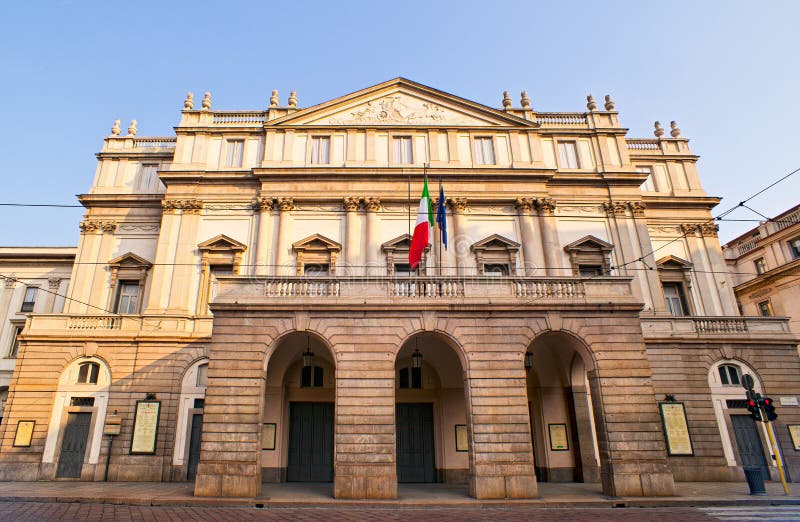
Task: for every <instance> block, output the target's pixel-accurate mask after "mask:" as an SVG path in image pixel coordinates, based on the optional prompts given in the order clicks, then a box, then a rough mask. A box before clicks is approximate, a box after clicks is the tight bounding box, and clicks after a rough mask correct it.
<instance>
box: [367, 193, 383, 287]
mask: <svg viewBox="0 0 800 522" xmlns="http://www.w3.org/2000/svg"><path fill="white" fill-rule="evenodd" d="M364 208H365V209H366V211H367V234H366V235H367V238H366V244H365V245H364V251H365V252H366V275H380V274H382V273H383V266H382V264H381V263H379V262H378V250H379V248H380V237H381V235H380V223H379V221H378V211H379V210H380V208H381V200H380V198H377V197H370V198H364Z"/></svg>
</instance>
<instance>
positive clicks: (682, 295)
mask: <svg viewBox="0 0 800 522" xmlns="http://www.w3.org/2000/svg"><path fill="white" fill-rule="evenodd" d="M667 288H674V289H675V291H676V293H677V295H676V296H667V291H666V290H667ZM661 291H662V292H663V293H664V304H665V305H666V307H667V311H668V312H669V313H670V315H672V316H673V317H686V316H687V315H691V312H690V311H689V305H688V303H687V302H686V290H685V289H684V286H683V283H682V282H681V281H662V282H661ZM672 299H677V304H679V305H680V307H681V310H680V311H681V313H679V314H676V313H675V310H674V308H673V306H672V305H671V304H670V303H671V302H672V301H671V300H672Z"/></svg>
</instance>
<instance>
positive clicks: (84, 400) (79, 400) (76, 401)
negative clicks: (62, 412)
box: [69, 397, 94, 407]
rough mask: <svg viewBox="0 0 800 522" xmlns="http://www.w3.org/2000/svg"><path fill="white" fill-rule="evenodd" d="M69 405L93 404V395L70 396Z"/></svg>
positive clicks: (89, 405)
mask: <svg viewBox="0 0 800 522" xmlns="http://www.w3.org/2000/svg"><path fill="white" fill-rule="evenodd" d="M69 405H70V406H88V407H92V406H94V397H71V398H70V399H69Z"/></svg>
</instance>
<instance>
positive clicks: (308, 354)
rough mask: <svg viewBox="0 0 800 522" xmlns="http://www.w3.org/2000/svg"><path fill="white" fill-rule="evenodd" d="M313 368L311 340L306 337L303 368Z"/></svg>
mask: <svg viewBox="0 0 800 522" xmlns="http://www.w3.org/2000/svg"><path fill="white" fill-rule="evenodd" d="M311 366H314V352H312V351H311V338H309V337H306V351H305V352H303V367H305V368H310V367H311Z"/></svg>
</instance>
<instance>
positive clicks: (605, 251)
mask: <svg viewBox="0 0 800 522" xmlns="http://www.w3.org/2000/svg"><path fill="white" fill-rule="evenodd" d="M613 250H614V245H612V244H611V243H607V242H606V241H603V240H602V239H600V238H599V237H595V236H583V237H582V238H580V239H578V240H577V241H573V242H572V243H570V244H569V245H567V246H565V247H564V252H566V253H567V256H569V263H570V265H571V266H572V275H573V276H577V277H598V276H607V275H608V274H609V273H610V272H611V252H612V251H613Z"/></svg>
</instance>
